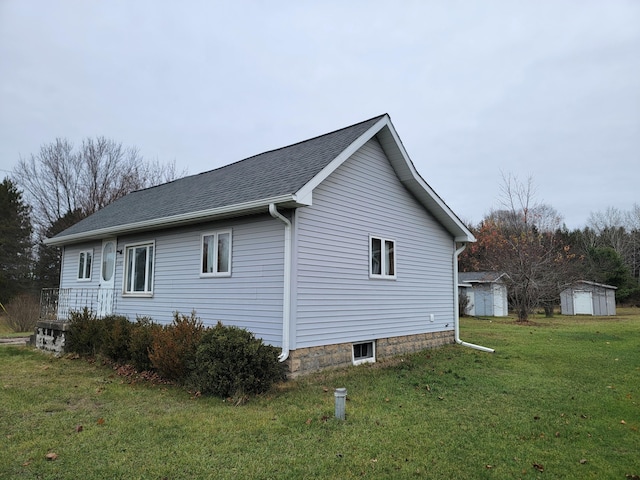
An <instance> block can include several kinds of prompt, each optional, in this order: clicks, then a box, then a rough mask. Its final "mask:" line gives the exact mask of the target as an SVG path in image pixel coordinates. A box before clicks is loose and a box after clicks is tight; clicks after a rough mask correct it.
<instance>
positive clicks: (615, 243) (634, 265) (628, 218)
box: [587, 204, 640, 282]
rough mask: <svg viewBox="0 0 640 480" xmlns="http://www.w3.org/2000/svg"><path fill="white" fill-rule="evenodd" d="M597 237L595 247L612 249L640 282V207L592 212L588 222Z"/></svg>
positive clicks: (609, 208) (608, 208) (636, 205)
mask: <svg viewBox="0 0 640 480" xmlns="http://www.w3.org/2000/svg"><path fill="white" fill-rule="evenodd" d="M587 224H588V226H589V228H590V229H591V230H592V231H593V233H594V235H595V242H594V243H595V245H594V246H595V247H603V248H612V249H613V250H614V251H615V252H616V253H617V254H618V255H619V256H620V257H621V258H622V259H623V261H624V263H625V265H626V266H627V267H628V268H629V271H630V272H631V275H632V276H633V277H634V278H635V279H636V281H637V282H640V205H638V204H634V205H633V208H632V209H631V210H629V211H627V212H623V211H620V210H618V209H617V208H614V207H607V209H606V210H605V211H603V212H602V211H600V212H591V214H590V215H589V219H588V221H587Z"/></svg>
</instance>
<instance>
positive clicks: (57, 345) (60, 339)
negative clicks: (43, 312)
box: [35, 320, 69, 355]
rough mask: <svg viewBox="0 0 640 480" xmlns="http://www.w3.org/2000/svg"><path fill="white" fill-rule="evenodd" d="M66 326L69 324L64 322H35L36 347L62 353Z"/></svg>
mask: <svg viewBox="0 0 640 480" xmlns="http://www.w3.org/2000/svg"><path fill="white" fill-rule="evenodd" d="M68 326H69V324H68V323H66V322H51V321H42V320H41V321H39V322H38V323H37V324H36V334H35V346H36V348H39V349H40V350H45V351H47V352H52V353H55V354H56V355H62V354H63V353H64V346H65V342H66V332H67V330H68Z"/></svg>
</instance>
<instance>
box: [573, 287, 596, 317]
mask: <svg viewBox="0 0 640 480" xmlns="http://www.w3.org/2000/svg"><path fill="white" fill-rule="evenodd" d="M573 313H574V315H593V299H592V298H591V292H584V291H580V290H578V291H575V292H573Z"/></svg>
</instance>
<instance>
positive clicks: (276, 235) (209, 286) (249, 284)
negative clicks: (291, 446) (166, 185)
mask: <svg viewBox="0 0 640 480" xmlns="http://www.w3.org/2000/svg"><path fill="white" fill-rule="evenodd" d="M221 231H233V242H232V244H231V245H230V247H231V250H232V251H231V257H232V259H233V262H232V263H233V265H232V269H233V275H232V276H226V277H215V278H210V279H204V278H202V275H201V273H200V271H201V269H202V253H201V250H202V236H203V235H204V234H207V233H210V232H221ZM148 238H149V237H148V235H141V236H138V235H136V236H128V237H122V238H118V250H121V249H122V248H123V245H124V244H138V243H142V242H143V241H144V240H145V239H148ZM154 238H155V261H154V277H153V297H152V298H136V297H131V296H128V295H127V296H124V297H122V298H120V299H119V300H118V306H117V312H115V313H118V314H121V315H126V316H127V317H129V319H132V320H135V318H136V316H149V317H151V318H152V319H153V320H154V321H156V322H159V323H162V324H166V323H170V322H171V321H172V319H173V312H176V311H177V312H180V313H182V314H185V315H189V314H190V313H191V311H193V310H195V312H196V314H197V316H198V317H200V318H201V319H202V321H203V322H204V323H205V325H209V326H214V325H215V324H216V323H217V322H218V321H220V322H222V323H223V324H224V325H235V326H238V327H241V328H246V329H248V330H250V331H251V332H253V333H254V334H255V335H256V336H257V337H260V338H262V339H263V340H264V341H265V342H267V343H269V344H271V345H276V346H279V345H280V344H281V341H282V294H283V278H284V276H283V268H284V263H283V259H284V242H283V238H284V233H283V228H282V222H280V221H279V220H275V219H273V218H272V217H271V216H269V215H259V216H258V215H256V216H245V217H241V218H239V219H234V220H228V221H225V222H219V223H207V224H203V225H194V226H188V227H181V228H175V229H171V230H166V231H163V232H158V233H155V234H154ZM122 257H123V255H118V260H117V262H116V284H117V282H122V275H123V258H122Z"/></svg>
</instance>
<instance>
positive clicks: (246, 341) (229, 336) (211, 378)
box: [190, 323, 285, 398]
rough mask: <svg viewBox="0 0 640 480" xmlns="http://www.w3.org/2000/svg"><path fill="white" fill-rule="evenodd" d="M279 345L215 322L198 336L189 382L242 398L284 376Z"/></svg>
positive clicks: (203, 390) (210, 391)
mask: <svg viewBox="0 0 640 480" xmlns="http://www.w3.org/2000/svg"><path fill="white" fill-rule="evenodd" d="M278 352H279V349H278V348H276V347H272V346H270V345H265V344H264V343H263V342H262V340H260V339H257V338H255V336H254V335H253V334H252V333H251V332H249V331H247V330H244V329H241V328H238V327H233V326H223V325H222V324H221V323H218V324H217V325H216V327H215V328H210V329H208V330H207V331H206V332H205V334H204V335H203V337H202V339H201V340H200V345H198V349H197V351H196V355H195V365H194V369H193V373H192V375H191V379H190V384H191V386H192V387H193V388H195V389H197V390H199V391H200V392H201V393H202V394H209V395H216V396H219V397H234V398H242V397H244V396H245V395H251V394H257V393H262V392H265V391H267V390H268V389H269V388H270V387H271V385H273V383H274V382H277V381H279V380H283V379H284V377H285V371H284V365H283V364H282V363H280V362H279V361H278Z"/></svg>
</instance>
